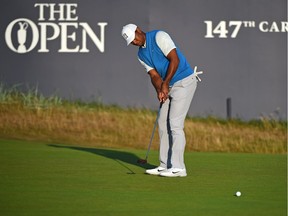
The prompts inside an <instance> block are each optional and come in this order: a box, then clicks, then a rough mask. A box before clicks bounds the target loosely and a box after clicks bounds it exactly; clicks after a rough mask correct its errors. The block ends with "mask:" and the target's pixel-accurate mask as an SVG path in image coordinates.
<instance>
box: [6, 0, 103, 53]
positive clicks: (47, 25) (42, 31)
mask: <svg viewBox="0 0 288 216" xmlns="http://www.w3.org/2000/svg"><path fill="white" fill-rule="evenodd" d="M55 6H56V7H55ZM34 7H38V9H39V18H38V21H39V22H38V26H39V28H38V26H37V25H36V24H35V23H34V22H33V21H32V20H29V19H27V18H18V19H15V20H13V21H12V22H11V23H9V25H8V26H7V28H6V31H5V41H6V44H7V46H8V47H9V48H10V49H11V50H12V51H14V52H16V53H27V52H30V51H32V50H33V49H34V48H35V47H36V46H37V44H38V42H39V41H40V48H39V50H38V52H40V53H47V52H49V49H48V46H47V41H52V40H55V39H57V38H58V39H60V49H59V50H58V52H60V53H77V52H80V53H88V52H89V51H90V50H89V49H88V48H87V36H88V37H89V38H90V39H91V41H92V42H93V43H94V44H95V46H96V47H97V48H98V49H99V51H100V52H102V53H103V52H104V51H105V46H104V45H105V26H106V25H107V23H106V22H98V23H97V24H98V26H99V28H100V37H98V36H97V35H96V34H95V32H94V31H93V29H92V28H91V27H90V25H89V24H88V23H86V22H79V23H78V22H75V21H77V20H78V16H76V8H77V4H57V5H56V4H47V3H37V4H35V5H34ZM45 15H48V19H47V18H46V16H45ZM55 15H57V16H58V19H57V20H58V21H59V22H58V23H55V22H51V21H55V20H56V18H55ZM46 20H48V21H49V22H45V21H46ZM64 21H65V22H64ZM78 29H80V30H82V31H81V36H82V41H81V44H76V45H75V43H76V41H77V40H76V36H77V37H78V35H77V34H76V32H77V31H76V30H78ZM71 31H72V33H71ZM15 32H16V41H15V39H14V37H13V36H12V35H13V33H15ZM47 32H52V35H51V36H48V33H47ZM68 32H69V33H68ZM28 34H30V35H31V38H32V39H30V40H27V35H28ZM99 38H100V39H99ZM12 39H13V40H12ZM28 42H29V43H28ZM68 44H69V47H68ZM71 44H72V45H71ZM71 46H73V47H71Z"/></svg>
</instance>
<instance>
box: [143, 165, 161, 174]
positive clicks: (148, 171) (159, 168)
mask: <svg viewBox="0 0 288 216" xmlns="http://www.w3.org/2000/svg"><path fill="white" fill-rule="evenodd" d="M165 170H166V168H163V167H160V166H159V167H156V168H154V169H148V170H146V173H147V174H149V175H160V173H162V172H164V171H165Z"/></svg>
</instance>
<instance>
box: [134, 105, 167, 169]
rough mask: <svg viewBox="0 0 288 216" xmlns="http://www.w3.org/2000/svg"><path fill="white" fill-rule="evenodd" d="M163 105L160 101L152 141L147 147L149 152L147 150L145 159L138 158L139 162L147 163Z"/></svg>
mask: <svg viewBox="0 0 288 216" xmlns="http://www.w3.org/2000/svg"><path fill="white" fill-rule="evenodd" d="M161 107H162V103H160V106H159V110H158V114H157V117H156V121H155V123H154V128H153V131H152V135H151V138H150V143H149V145H148V149H147V152H146V156H145V159H138V161H137V163H139V164H146V163H147V159H148V155H149V152H150V147H151V144H152V141H153V137H154V133H155V130H156V126H157V122H158V119H159V116H160V110H161Z"/></svg>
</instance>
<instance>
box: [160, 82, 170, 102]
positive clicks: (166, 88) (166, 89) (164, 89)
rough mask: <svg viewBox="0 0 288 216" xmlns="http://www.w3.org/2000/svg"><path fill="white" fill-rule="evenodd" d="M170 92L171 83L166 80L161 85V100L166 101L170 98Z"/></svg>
mask: <svg viewBox="0 0 288 216" xmlns="http://www.w3.org/2000/svg"><path fill="white" fill-rule="evenodd" d="M168 93H169V85H168V83H166V82H163V83H162V85H161V91H160V96H158V97H159V101H160V102H162V103H164V102H165V101H166V100H167V99H168Z"/></svg>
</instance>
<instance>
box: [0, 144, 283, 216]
mask: <svg viewBox="0 0 288 216" xmlns="http://www.w3.org/2000/svg"><path fill="white" fill-rule="evenodd" d="M145 153H146V152H145V151H144V150H135V149H133V150H129V149H125V150H121V149H113V148H106V149H99V148H94V147H81V146H76V145H67V144H66V145H63V144H61V143H40V142H28V141H13V140H0V215H5V216H10V215H13V216H17V215H21V216H25V215H29V216H33V215H37V216H41V215H57V216H62V215H69V216H70V215H73V216H78V215H79V216H85V215H101V216H102V215H113V216H114V215H125V216H127V215H149V216H150V215H157V216H159V215H173V216H174V215H177V216H179V215H197V216H201V215H205V216H209V215H213V216H215V215H221V216H223V215H229V216H231V215H233V216H236V215H239V216H240V215H241V216H243V215H245V216H247V215H251V216H252V215H253V216H255V215H261V216H264V215H267V216H268V215H269V216H271V215H274V216H281V215H283V216H286V215H287V157H286V155H283V154H281V155H279V154H273V155H272V154H245V153H242V154H239V153H199V152H186V154H185V159H186V165H187V171H188V176H187V177H186V178H163V177H158V176H149V175H145V174H144V171H145V169H146V168H148V167H153V166H154V165H158V159H157V158H158V152H157V151H151V152H150V156H149V163H150V164H147V165H145V166H140V165H138V164H137V163H136V161H137V159H138V158H143V157H144V156H145ZM236 191H241V192H242V196H241V197H235V196H234V194H235V192H236Z"/></svg>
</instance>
